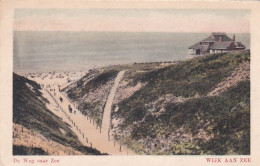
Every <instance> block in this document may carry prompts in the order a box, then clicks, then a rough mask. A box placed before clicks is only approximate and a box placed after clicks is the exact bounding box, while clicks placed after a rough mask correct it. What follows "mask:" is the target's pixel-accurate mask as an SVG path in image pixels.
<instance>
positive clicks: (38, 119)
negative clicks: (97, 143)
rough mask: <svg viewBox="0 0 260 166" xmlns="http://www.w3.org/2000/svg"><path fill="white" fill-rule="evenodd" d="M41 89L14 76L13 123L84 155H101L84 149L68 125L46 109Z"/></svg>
mask: <svg viewBox="0 0 260 166" xmlns="http://www.w3.org/2000/svg"><path fill="white" fill-rule="evenodd" d="M29 87H31V88H29ZM39 89H40V86H39V85H38V84H37V83H35V82H33V81H30V80H28V79H26V78H24V77H22V76H19V75H17V74H14V75H13V122H14V123H17V124H21V125H23V126H25V127H26V128H28V129H31V130H34V131H36V132H39V133H40V134H42V135H43V136H45V137H46V138H48V139H51V140H53V141H56V142H58V143H60V144H62V145H64V146H68V147H72V148H74V149H75V150H79V151H81V152H82V153H84V154H100V152H99V151H97V150H94V149H92V148H88V147H85V148H82V146H83V145H82V144H81V143H80V142H79V140H78V138H77V136H76V135H75V134H74V133H73V132H72V131H71V130H70V128H69V126H68V124H67V123H65V122H63V121H62V120H61V119H60V118H59V117H57V116H56V115H54V114H53V113H52V112H50V111H49V110H48V109H47V108H46V105H45V104H46V101H47V100H46V99H45V98H43V97H42V96H41V92H40V91H39ZM60 129H62V130H63V131H65V134H64V133H62V132H61V130H60ZM14 153H16V152H14Z"/></svg>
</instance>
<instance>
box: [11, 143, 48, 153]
mask: <svg viewBox="0 0 260 166" xmlns="http://www.w3.org/2000/svg"><path fill="white" fill-rule="evenodd" d="M13 155H48V153H46V152H45V151H44V150H43V149H41V148H31V147H26V146H16V145H14V146H13Z"/></svg>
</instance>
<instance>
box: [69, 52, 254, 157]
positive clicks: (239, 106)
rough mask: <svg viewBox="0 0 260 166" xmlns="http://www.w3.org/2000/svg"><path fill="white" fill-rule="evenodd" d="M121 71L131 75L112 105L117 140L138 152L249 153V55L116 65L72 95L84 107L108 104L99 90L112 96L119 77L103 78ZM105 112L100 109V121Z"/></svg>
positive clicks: (220, 55) (88, 108) (126, 76)
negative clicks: (164, 62) (115, 79)
mask: <svg viewBox="0 0 260 166" xmlns="http://www.w3.org/2000/svg"><path fill="white" fill-rule="evenodd" d="M120 70H127V72H126V73H125V75H124V78H123V79H122V81H121V82H120V84H119V88H118V89H117V93H116V95H115V99H114V101H113V103H114V106H113V108H114V110H113V113H112V117H113V119H112V122H111V129H112V133H113V136H114V138H115V139H116V140H117V141H118V142H121V143H122V144H125V145H127V146H128V147H130V148H132V149H133V150H134V151H135V152H136V153H138V154H177V155H178V154H179V155H180V154H191V155H199V154H211V155H214V154H218V155H224V154H229V155H234V154H244V155H246V154H250V78H249V77H250V52H249V51H244V52H233V53H219V54H211V55H207V56H201V57H196V58H193V59H190V60H186V61H181V62H178V63H169V64H163V63H150V64H133V65H121V66H111V67H108V68H107V69H106V71H105V72H104V71H102V72H100V74H98V75H96V76H95V77H94V78H93V79H92V80H93V81H95V83H94V84H90V81H89V82H84V81H83V82H78V85H79V86H74V89H73V91H70V90H67V93H68V96H69V97H71V99H72V100H73V101H75V102H77V103H80V104H81V105H84V104H86V105H88V104H89V103H91V102H86V101H87V100H89V99H90V98H93V100H99V101H100V100H103V102H104V103H105V100H106V97H100V96H99V95H97V93H95V92H96V90H97V89H98V90H99V93H98V94H104V93H108V91H109V89H110V88H109V87H108V86H107V85H110V84H111V80H113V78H114V76H112V74H110V76H111V77H110V78H109V79H98V78H99V77H103V75H104V74H105V75H107V73H106V72H111V71H120ZM111 73H113V72H111ZM105 78H106V77H105ZM82 85H84V88H81V87H82ZM102 87H107V88H103V89H102ZM74 94H78V95H74ZM83 94H84V95H83ZM94 95H95V96H94ZM82 97H83V99H84V100H82ZM81 109H82V111H86V112H90V111H94V109H91V108H90V107H81ZM102 111H103V110H102V107H100V109H99V117H100V118H102ZM93 114H94V113H93Z"/></svg>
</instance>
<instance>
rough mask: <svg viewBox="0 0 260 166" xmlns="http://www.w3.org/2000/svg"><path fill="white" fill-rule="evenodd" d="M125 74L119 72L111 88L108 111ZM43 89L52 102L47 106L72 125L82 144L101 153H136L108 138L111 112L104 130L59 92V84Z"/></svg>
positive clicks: (44, 94)
mask: <svg viewBox="0 0 260 166" xmlns="http://www.w3.org/2000/svg"><path fill="white" fill-rule="evenodd" d="M123 74H124V71H122V72H119V73H118V76H117V77H116V79H115V84H114V86H113V88H112V89H111V92H110V95H111V96H110V100H109V101H108V102H107V107H108V108H109V105H110V109H107V111H106V112H108V113H109V112H110V113H111V105H112V101H113V97H114V95H115V91H116V88H117V86H118V84H119V82H120V80H121V78H122V76H123ZM38 83H41V82H38ZM45 87H46V86H45ZM50 89H55V92H54V91H49V90H50ZM41 91H42V93H43V96H44V97H45V98H47V99H48V100H49V102H50V104H48V105H47V107H48V108H49V109H50V110H51V111H52V112H53V113H54V114H56V115H57V116H59V117H60V118H62V119H63V121H65V122H67V123H68V124H69V125H70V126H71V129H72V131H73V132H74V133H75V134H76V135H77V136H78V138H79V140H80V141H81V142H82V144H84V145H86V146H89V147H93V148H96V149H97V150H99V151H100V152H101V153H108V154H110V155H134V153H133V152H132V151H131V150H129V149H128V148H127V147H125V146H123V145H122V146H121V145H119V144H118V143H117V142H115V141H114V140H113V138H110V140H108V129H109V124H110V114H109V115H106V116H105V117H106V120H105V121H106V123H107V125H106V126H105V128H106V130H107V131H105V132H104V131H102V130H101V128H99V127H97V125H96V124H95V123H94V121H93V120H92V119H91V118H90V117H87V116H85V115H83V114H81V112H80V111H79V110H78V109H77V108H76V106H75V105H74V104H73V103H72V102H71V101H70V100H69V98H68V97H67V96H66V95H65V94H63V93H61V92H59V87H58V84H56V83H54V84H52V85H50V87H48V88H44V89H43V90H41ZM54 93H56V95H54ZM60 97H62V99H63V101H62V102H61V101H60V99H59V98H60ZM69 105H70V106H71V107H72V109H73V112H72V113H70V112H69V109H68V106H69ZM74 112H75V113H74ZM108 113H106V114H108ZM108 122H109V123H108Z"/></svg>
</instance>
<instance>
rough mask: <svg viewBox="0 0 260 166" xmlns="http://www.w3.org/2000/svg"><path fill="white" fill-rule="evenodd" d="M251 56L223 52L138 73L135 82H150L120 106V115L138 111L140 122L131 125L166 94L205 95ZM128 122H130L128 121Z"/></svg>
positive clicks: (183, 95) (133, 119) (131, 121)
mask: <svg viewBox="0 0 260 166" xmlns="http://www.w3.org/2000/svg"><path fill="white" fill-rule="evenodd" d="M249 60H250V57H249V53H248V52H246V53H220V54H213V55H209V56H204V57H197V58H194V59H192V60H187V61H183V62H180V63H178V64H176V65H172V66H169V67H165V68H161V69H157V70H153V71H150V72H144V73H138V74H137V75H136V76H135V78H134V82H139V81H141V82H145V83H147V85H146V86H144V87H143V88H142V89H140V90H139V91H138V92H136V93H135V94H134V95H133V96H131V97H130V98H128V99H127V100H124V101H122V102H121V103H120V104H119V106H120V110H119V114H120V115H122V116H126V115H127V114H134V112H136V111H138V114H139V115H138V116H137V117H136V118H137V119H135V118H134V116H133V118H131V119H132V120H130V121H129V122H128V124H131V123H133V122H134V121H136V120H138V119H140V118H142V117H143V115H144V113H143V112H144V110H145V104H148V103H150V102H153V101H155V100H157V99H159V98H160V97H161V96H164V95H166V94H173V95H174V96H182V97H186V98H188V97H194V96H195V95H197V96H203V95H206V94H207V93H208V92H209V91H210V90H212V89H213V88H214V87H215V86H216V85H217V84H218V83H219V82H221V81H222V80H223V79H224V78H226V77H227V76H229V75H230V74H231V72H232V71H233V70H234V68H235V67H237V66H238V65H239V64H240V63H242V62H244V61H249ZM125 123H127V120H126V121H125Z"/></svg>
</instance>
